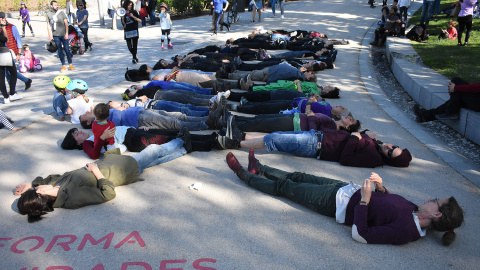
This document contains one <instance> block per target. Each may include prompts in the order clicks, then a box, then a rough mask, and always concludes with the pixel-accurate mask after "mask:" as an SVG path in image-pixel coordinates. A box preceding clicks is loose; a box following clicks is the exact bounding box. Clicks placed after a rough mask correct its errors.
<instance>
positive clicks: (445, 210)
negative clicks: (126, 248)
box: [418, 197, 463, 246]
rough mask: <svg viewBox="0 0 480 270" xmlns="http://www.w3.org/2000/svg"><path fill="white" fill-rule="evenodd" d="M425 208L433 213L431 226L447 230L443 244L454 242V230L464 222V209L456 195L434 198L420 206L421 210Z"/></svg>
mask: <svg viewBox="0 0 480 270" xmlns="http://www.w3.org/2000/svg"><path fill="white" fill-rule="evenodd" d="M425 208H428V210H429V211H430V212H432V215H433V218H432V221H431V228H432V229H434V230H436V231H440V232H446V233H444V234H443V237H442V243H443V245H445V246H448V245H450V244H451V243H453V241H455V236H456V235H455V232H454V231H453V230H454V229H456V228H458V227H460V226H461V225H462V223H463V209H462V207H460V205H459V204H458V202H457V200H456V199H455V197H450V198H438V199H432V200H428V201H427V202H426V203H424V204H422V205H419V206H418V210H419V211H421V209H425Z"/></svg>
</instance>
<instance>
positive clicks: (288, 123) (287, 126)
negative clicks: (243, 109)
mask: <svg viewBox="0 0 480 270" xmlns="http://www.w3.org/2000/svg"><path fill="white" fill-rule="evenodd" d="M264 116H277V117H258V116H257V117H247V119H248V118H250V120H249V121H248V122H245V123H242V124H241V123H238V124H237V127H238V128H239V129H240V130H241V131H242V132H264V133H271V132H276V131H293V129H294V126H293V117H294V115H293V114H278V115H276V114H273V115H272V114H268V115H264ZM237 118H238V117H237ZM239 122H240V121H239Z"/></svg>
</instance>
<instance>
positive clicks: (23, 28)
mask: <svg viewBox="0 0 480 270" xmlns="http://www.w3.org/2000/svg"><path fill="white" fill-rule="evenodd" d="M25 24H26V25H28V28H30V32H32V35H33V29H32V26H31V25H30V22H22V33H23V35H24V36H25Z"/></svg>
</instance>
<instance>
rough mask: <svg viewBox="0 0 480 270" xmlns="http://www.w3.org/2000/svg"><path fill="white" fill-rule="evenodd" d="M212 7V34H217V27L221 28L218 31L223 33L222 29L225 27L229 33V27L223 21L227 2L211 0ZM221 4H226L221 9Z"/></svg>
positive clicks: (224, 0) (225, 0)
mask: <svg viewBox="0 0 480 270" xmlns="http://www.w3.org/2000/svg"><path fill="white" fill-rule="evenodd" d="M210 4H211V5H212V6H213V18H214V20H213V25H212V29H213V33H215V34H216V33H217V28H218V26H219V25H221V26H222V27H221V28H220V31H223V27H224V26H225V27H227V29H228V31H230V25H228V24H227V23H225V22H224V21H223V13H224V12H225V11H226V10H227V8H228V1H227V0H213V1H212V2H211V3H210ZM223 4H226V6H225V7H223Z"/></svg>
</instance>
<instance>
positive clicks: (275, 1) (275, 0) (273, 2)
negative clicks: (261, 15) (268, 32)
mask: <svg viewBox="0 0 480 270" xmlns="http://www.w3.org/2000/svg"><path fill="white" fill-rule="evenodd" d="M276 3H277V0H271V1H270V4H271V5H272V14H273V17H275V4H276Z"/></svg>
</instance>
